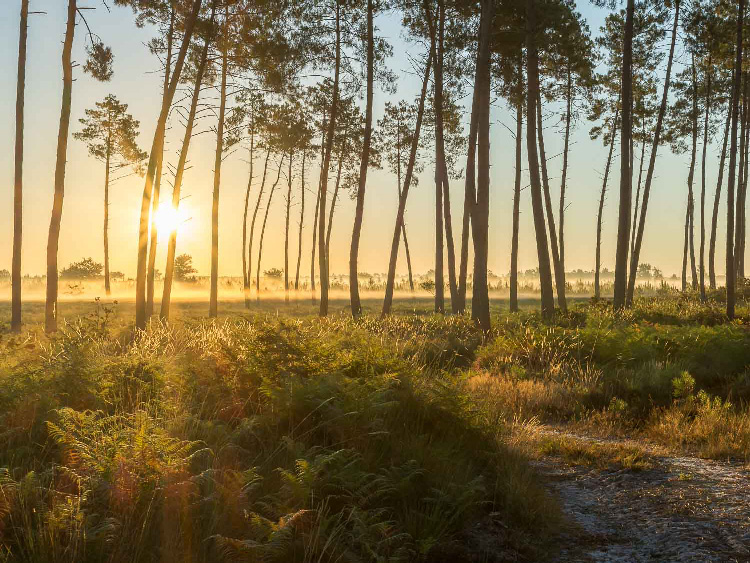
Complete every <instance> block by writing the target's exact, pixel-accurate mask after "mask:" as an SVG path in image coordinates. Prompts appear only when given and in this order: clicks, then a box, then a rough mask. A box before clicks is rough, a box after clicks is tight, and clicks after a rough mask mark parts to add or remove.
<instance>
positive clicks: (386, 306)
mask: <svg viewBox="0 0 750 563" xmlns="http://www.w3.org/2000/svg"><path fill="white" fill-rule="evenodd" d="M431 66H432V49H430V50H429V52H428V55H427V62H426V63H425V69H424V76H423V78H422V90H421V92H420V94H419V103H418V105H417V122H416V123H415V125H414V137H413V138H412V142H411V149H410V152H409V162H408V163H407V165H406V176H405V177H404V187H403V189H402V190H401V194H400V196H399V198H398V211H397V212H396V226H395V227H394V229H393V240H392V242H391V255H390V258H389V260H388V277H387V278H386V282H385V298H384V299H383V309H382V311H381V315H382V316H386V315H389V314H390V313H391V305H392V304H393V285H394V282H395V279H396V261H397V259H398V247H399V242H400V241H401V228H402V226H403V224H404V211H405V210H406V198H407V197H408V196H409V188H410V187H411V179H412V175H413V174H414V164H415V162H416V160H417V150H418V148H419V133H420V131H421V129H422V119H423V117H424V103H425V98H426V97H427V86H428V85H429V82H430V69H431Z"/></svg>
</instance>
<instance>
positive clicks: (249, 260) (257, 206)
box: [247, 147, 271, 293]
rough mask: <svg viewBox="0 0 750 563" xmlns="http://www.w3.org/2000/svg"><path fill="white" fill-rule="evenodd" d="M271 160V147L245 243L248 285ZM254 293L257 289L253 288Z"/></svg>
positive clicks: (251, 272)
mask: <svg viewBox="0 0 750 563" xmlns="http://www.w3.org/2000/svg"><path fill="white" fill-rule="evenodd" d="M269 158H271V147H269V148H268V149H267V150H266V159H265V162H264V164H263V178H262V179H261V181H260V189H259V190H258V199H257V201H256V202H255V210H254V211H253V219H252V221H250V239H249V240H248V243H247V278H248V283H249V284H250V283H252V279H253V238H254V235H255V220H256V219H257V218H258V210H259V209H260V204H261V201H262V199H263V194H264V193H265V189H266V174H267V172H268V160H269ZM255 291H256V293H257V292H258V288H257V287H256V288H255Z"/></svg>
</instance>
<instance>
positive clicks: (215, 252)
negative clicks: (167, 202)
mask: <svg viewBox="0 0 750 563" xmlns="http://www.w3.org/2000/svg"><path fill="white" fill-rule="evenodd" d="M228 32H229V9H228V8H227V7H226V5H225V6H224V30H223V33H222V46H221V89H220V91H219V123H218V126H217V128H216V156H215V158H214V191H213V197H212V202H211V294H210V298H209V304H208V316H209V317H210V318H212V319H215V318H216V315H217V314H218V308H219V190H220V189H221V161H222V159H223V156H224V117H225V115H226V110H227V71H228V66H229V45H228V42H229V38H228V37H227V34H228Z"/></svg>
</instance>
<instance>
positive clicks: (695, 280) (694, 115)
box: [688, 59, 698, 290]
mask: <svg viewBox="0 0 750 563" xmlns="http://www.w3.org/2000/svg"><path fill="white" fill-rule="evenodd" d="M691 68H692V80H693V111H692V122H693V124H692V125H693V132H692V141H693V142H692V145H691V146H692V149H691V153H690V171H689V173H688V199H689V205H688V212H689V214H690V215H689V216H690V232H689V235H690V237H689V238H690V273H691V274H692V288H693V290H696V289H698V273H697V271H696V268H695V228H694V226H695V197H694V195H693V180H694V179H695V159H696V156H697V153H698V78H697V75H696V70H695V60H694V59H693V62H692V64H691Z"/></svg>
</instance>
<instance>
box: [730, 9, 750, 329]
mask: <svg viewBox="0 0 750 563" xmlns="http://www.w3.org/2000/svg"><path fill="white" fill-rule="evenodd" d="M744 17H745V0H739V5H738V7H737V45H736V47H735V49H736V51H735V57H736V58H735V63H734V81H733V84H732V129H731V137H730V143H729V147H730V148H729V173H728V176H727V239H726V244H727V249H726V287H727V317H728V318H729V319H734V306H735V290H736V281H737V280H736V279H735V271H734V204H735V201H734V197H735V195H734V186H735V179H736V176H735V170H736V167H737V121H738V119H739V103H740V84H741V82H742V25H743V20H744Z"/></svg>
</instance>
